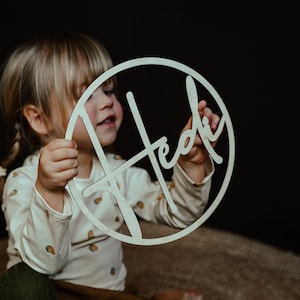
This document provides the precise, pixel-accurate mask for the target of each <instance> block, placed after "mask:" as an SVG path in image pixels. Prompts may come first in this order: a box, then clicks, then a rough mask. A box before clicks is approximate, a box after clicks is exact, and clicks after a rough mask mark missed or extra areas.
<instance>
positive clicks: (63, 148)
mask: <svg viewBox="0 0 300 300" xmlns="http://www.w3.org/2000/svg"><path fill="white" fill-rule="evenodd" d="M76 148H77V146H76V143H75V142H74V141H70V140H67V139H56V140H53V141H51V142H50V143H49V144H48V145H46V146H44V147H43V148H42V150H41V153H40V159H39V164H38V177H37V180H36V189H37V190H38V192H39V193H40V194H41V195H42V196H43V197H44V198H45V200H46V201H47V202H48V204H49V205H50V206H51V207H53V208H54V209H56V210H58V211H62V210H63V199H64V188H65V186H66V184H67V183H68V181H69V180H71V179H72V178H73V177H75V176H76V175H77V174H78V160H77V157H78V151H77V149H76Z"/></svg>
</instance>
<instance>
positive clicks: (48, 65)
mask: <svg viewBox="0 0 300 300" xmlns="http://www.w3.org/2000/svg"><path fill="white" fill-rule="evenodd" d="M112 65H113V64H112V60H111V57H110V55H109V54H108V52H107V50H106V49H105V48H104V46H103V45H102V44H101V43H100V42H98V41H97V40H95V39H94V38H92V37H90V36H87V35H85V34H81V33H68V34H64V35H57V36H50V37H45V38H41V39H38V40H34V41H29V42H27V43H24V44H22V45H20V46H19V47H17V48H16V49H15V50H14V51H13V52H12V53H11V55H10V56H9V57H8V60H7V61H6V64H5V67H4V69H3V72H2V77H1V81H0V101H1V106H2V110H3V113H4V119H5V120H6V122H8V125H7V126H12V127H13V128H14V129H15V130H13V136H12V138H11V141H13V142H11V143H10V144H11V149H10V150H11V151H10V152H9V153H8V154H7V156H6V157H5V158H3V157H2V161H3V160H4V161H5V165H6V166H5V167H7V165H9V164H10V163H12V162H13V161H14V160H15V159H16V157H17V155H18V154H20V153H22V152H23V155H24V156H27V155H28V154H30V153H33V152H34V151H36V150H38V149H39V148H40V147H41V145H42V141H41V139H40V137H38V136H37V135H36V134H35V133H34V132H33V130H32V129H31V127H30V126H29V124H28V122H27V120H26V118H25V117H24V115H23V108H24V106H25V105H27V104H34V105H36V106H37V107H39V108H40V110H41V112H42V114H43V117H44V118H46V119H49V118H51V114H52V113H54V111H55V113H57V112H58V113H59V114H60V116H61V120H62V124H61V127H62V130H65V129H66V127H67V121H68V120H66V119H65V116H66V110H67V109H68V108H70V107H71V108H73V107H74V105H75V103H76V101H77V100H78V99H79V97H80V96H81V93H82V91H83V89H84V88H85V87H87V86H88V85H89V84H90V83H91V82H92V81H93V80H94V79H96V78H97V77H98V76H99V75H101V74H102V73H103V72H105V71H106V70H108V69H109V68H111V67H112ZM111 80H113V81H115V78H113V79H111ZM24 153H25V154H24ZM0 165H2V164H0ZM3 167H4V166H3Z"/></svg>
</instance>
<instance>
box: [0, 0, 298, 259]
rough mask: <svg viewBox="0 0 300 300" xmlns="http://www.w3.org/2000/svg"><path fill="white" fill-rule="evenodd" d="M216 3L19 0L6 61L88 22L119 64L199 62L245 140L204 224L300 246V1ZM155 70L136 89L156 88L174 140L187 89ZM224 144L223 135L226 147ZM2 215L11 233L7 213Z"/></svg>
mask: <svg viewBox="0 0 300 300" xmlns="http://www.w3.org/2000/svg"><path fill="white" fill-rule="evenodd" d="M106 2H108V1H106ZM126 2H128V3H126ZM210 3H211V5H210V6H208V5H207V4H206V5H203V4H201V3H198V4H197V5H196V4H194V2H193V1H169V2H168V1H160V2H158V3H154V2H143V1H119V2H109V3H105V4H104V3H103V2H101V1H90V2H89V1H81V2H80V3H77V4H75V2H69V3H68V2H59V3H55V2H53V1H51V2H44V1H43V2H37V4H35V5H33V4H32V3H30V2H28V1H22V2H21V1H20V2H15V1H10V3H7V6H6V9H5V10H2V13H1V14H2V18H1V20H0V25H1V27H0V34H1V46H0V62H2V61H3V60H4V58H5V57H6V55H7V54H8V53H9V51H10V50H11V49H13V48H14V47H15V46H16V45H17V44H19V43H20V42H22V41H25V40H27V39H29V38H32V37H36V36H42V35H45V34H52V33H56V32H64V31H81V32H85V33H88V34H91V35H92V36H94V37H96V38H97V39H98V40H99V41H101V42H102V43H103V44H104V45H105V47H106V48H107V49H108V51H109V52H110V54H111V56H112V58H113V61H114V63H115V64H117V63H119V62H123V61H126V60H128V59H131V58H136V57H143V56H159V57H165V58H169V59H173V60H176V61H179V62H181V63H183V64H186V65H187V66H189V67H191V68H193V69H194V70H196V71H197V72H199V73H200V74H201V75H202V76H204V77H205V78H206V79H207V80H208V81H209V82H210V83H211V84H212V85H213V86H214V88H215V89H216V90H217V91H218V93H219V94H220V96H221V97H222V99H223V101H224V103H225V105H226V107H227V109H228V111H229V114H230V117H231V121H232V124H233V128H234V132H235V142H236V153H235V154H236V157H235V166H234V171H233V176H232V179H231V182H230V185H229V187H228V190H227V191H226V193H225V196H224V197H223V200H222V201H221V203H220V205H219V206H218V207H217V209H216V211H215V212H214V213H213V214H212V215H211V216H210V218H209V219H208V220H207V221H206V222H205V225H207V226H213V227H216V228H220V229H224V230H230V231H232V232H235V233H239V234H242V235H245V236H248V237H251V238H254V239H257V240H260V241H263V242H265V243H268V244H271V245H274V246H276V247H278V248H281V249H285V250H287V251H293V252H295V253H297V254H300V230H299V229H300V222H299V212H300V210H299V208H300V204H299V200H300V199H299V192H298V184H299V175H298V170H299V167H300V156H299V151H298V149H299V143H298V136H299V135H298V129H299V122H298V120H299V113H298V111H299V109H298V102H299V89H298V87H299V79H300V78H299V53H300V52H299V50H300V49H299V48H300V47H299V42H298V41H299V33H300V30H299V25H298V24H295V22H293V21H295V20H296V17H297V15H296V10H294V9H293V8H291V7H289V6H288V5H286V6H284V7H279V6H278V7H274V4H272V5H271V4H265V5H263V4H261V5H260V6H259V7H246V6H243V7H236V6H233V5H232V6H230V5H229V4H228V3H226V4H222V5H221V6H220V4H219V3H212V2H210ZM228 24H230V25H228ZM148 79H149V80H147V82H148V83H147V84H148V85H146V83H145V82H143V81H139V80H140V79H139V78H136V82H135V83H136V84H137V83H138V84H137V86H138V87H137V90H138V89H139V88H140V89H141V91H142V90H143V89H145V90H146V91H147V92H146V93H145V94H143V95H142V94H141V98H139V100H140V101H141V107H143V114H144V115H143V116H144V117H145V120H146V121H145V122H148V123H147V124H149V127H151V130H153V132H152V131H151V137H153V138H155V136H156V133H157V134H158V135H159V136H161V131H160V130H166V132H167V130H171V129H173V133H171V138H170V142H171V141H172V139H174V136H176V134H177V131H178V130H179V128H181V127H182V125H183V124H184V123H185V121H186V115H185V114H184V113H182V115H181V113H180V112H181V106H180V105H181V99H180V97H181V94H180V92H178V89H176V88H177V86H176V85H174V83H173V82H172V81H168V80H167V79H165V76H164V73H163V72H162V73H158V74H155V76H153V77H151V76H150V77H149V78H148ZM125 81H126V80H125ZM141 82H143V83H141ZM130 84H131V83H130ZM121 87H122V84H121ZM137 95H139V94H138V93H137ZM155 98H157V99H159V101H160V102H159V101H158V100H157V99H155ZM162 99H163V100H162ZM155 101H156V102H155ZM157 101H158V102H157ZM162 101H165V103H166V106H167V108H168V110H167V111H164V110H163V105H162ZM125 110H126V108H125ZM125 114H126V111H125ZM2 125H3V124H2ZM130 126H132V125H130V124H129V123H127V121H124V125H123V128H122V130H121V132H120V145H119V147H120V151H121V152H123V154H124V155H125V156H126V155H130V153H131V152H130V151H135V150H131V148H133V149H134V147H135V140H133V137H132V135H131V133H132V131H133V130H132V128H131V127H130ZM3 127H4V128H5V125H4V126H3ZM149 130H150V129H149ZM174 132H175V133H174ZM163 133H164V131H163ZM172 134H173V135H174V136H172ZM122 142H123V144H122ZM124 142H125V147H124ZM122 145H123V146H122ZM123 147H124V148H123ZM222 147H223V141H221V142H220V149H221V151H222ZM219 177H220V178H219ZM216 178H217V180H216V183H215V186H218V184H220V183H218V180H221V176H219V175H218V173H217V176H216ZM1 218H2V217H1ZM1 222H2V223H3V225H1V230H2V231H1V234H5V231H4V226H5V225H4V220H3V218H2V219H1Z"/></svg>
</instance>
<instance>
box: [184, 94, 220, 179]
mask: <svg viewBox="0 0 300 300" xmlns="http://www.w3.org/2000/svg"><path fill="white" fill-rule="evenodd" d="M198 111H199V115H200V117H201V119H203V117H206V118H207V119H208V123H209V125H210V128H211V131H212V133H214V132H215V131H216V129H217V128H218V124H219V122H220V117H219V116H218V115H217V114H215V113H213V112H212V110H211V109H210V108H209V107H207V102H206V101H205V100H201V101H200V102H199V104H198ZM191 128H192V117H190V118H189V120H188V122H187V124H186V126H185V127H184V128H183V131H182V132H184V131H185V130H187V129H191ZM216 143H217V141H215V142H213V143H212V146H213V147H215V145H216ZM208 159H209V158H208V152H207V150H206V148H205V146H204V145H203V142H202V140H201V137H200V135H199V134H198V133H197V135H196V137H195V141H194V144H193V146H192V148H191V150H190V151H189V153H187V154H185V155H180V157H179V159H178V163H179V164H180V166H181V167H182V169H183V170H184V171H185V173H186V174H187V175H188V176H189V177H190V178H191V179H192V180H193V181H195V182H196V183H201V182H202V180H203V178H204V177H205V163H206V161H207V160H208Z"/></svg>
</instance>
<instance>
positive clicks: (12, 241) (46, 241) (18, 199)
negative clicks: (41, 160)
mask: <svg viewBox="0 0 300 300" xmlns="http://www.w3.org/2000/svg"><path fill="white" fill-rule="evenodd" d="M35 178H36V174H35V172H34V168H22V169H17V170H15V171H13V172H12V173H11V174H10V175H9V176H8V178H7V180H6V184H5V188H4V193H3V205H2V209H3V211H4V215H5V219H6V224H7V230H8V233H9V244H8V255H9V263H8V268H9V267H10V266H12V265H14V264H15V263H17V262H19V261H24V262H25V263H26V264H28V265H29V266H30V267H31V268H33V269H34V270H36V271H37V272H40V273H44V274H48V275H52V274H55V273H57V272H59V271H60V270H61V268H62V267H63V266H64V265H65V263H66V262H67V261H68V258H69V255H70V250H71V239H70V236H69V229H68V223H69V220H70V219H71V216H72V212H73V204H72V201H71V198H70V196H69V195H68V194H67V192H66V196H65V199H64V211H63V212H62V213H59V212H57V211H55V210H53V209H52V208H51V207H50V206H49V205H48V204H47V202H46V201H45V200H44V199H43V197H42V196H41V195H40V194H39V193H38V191H37V190H36V189H35V187H34V186H35Z"/></svg>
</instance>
